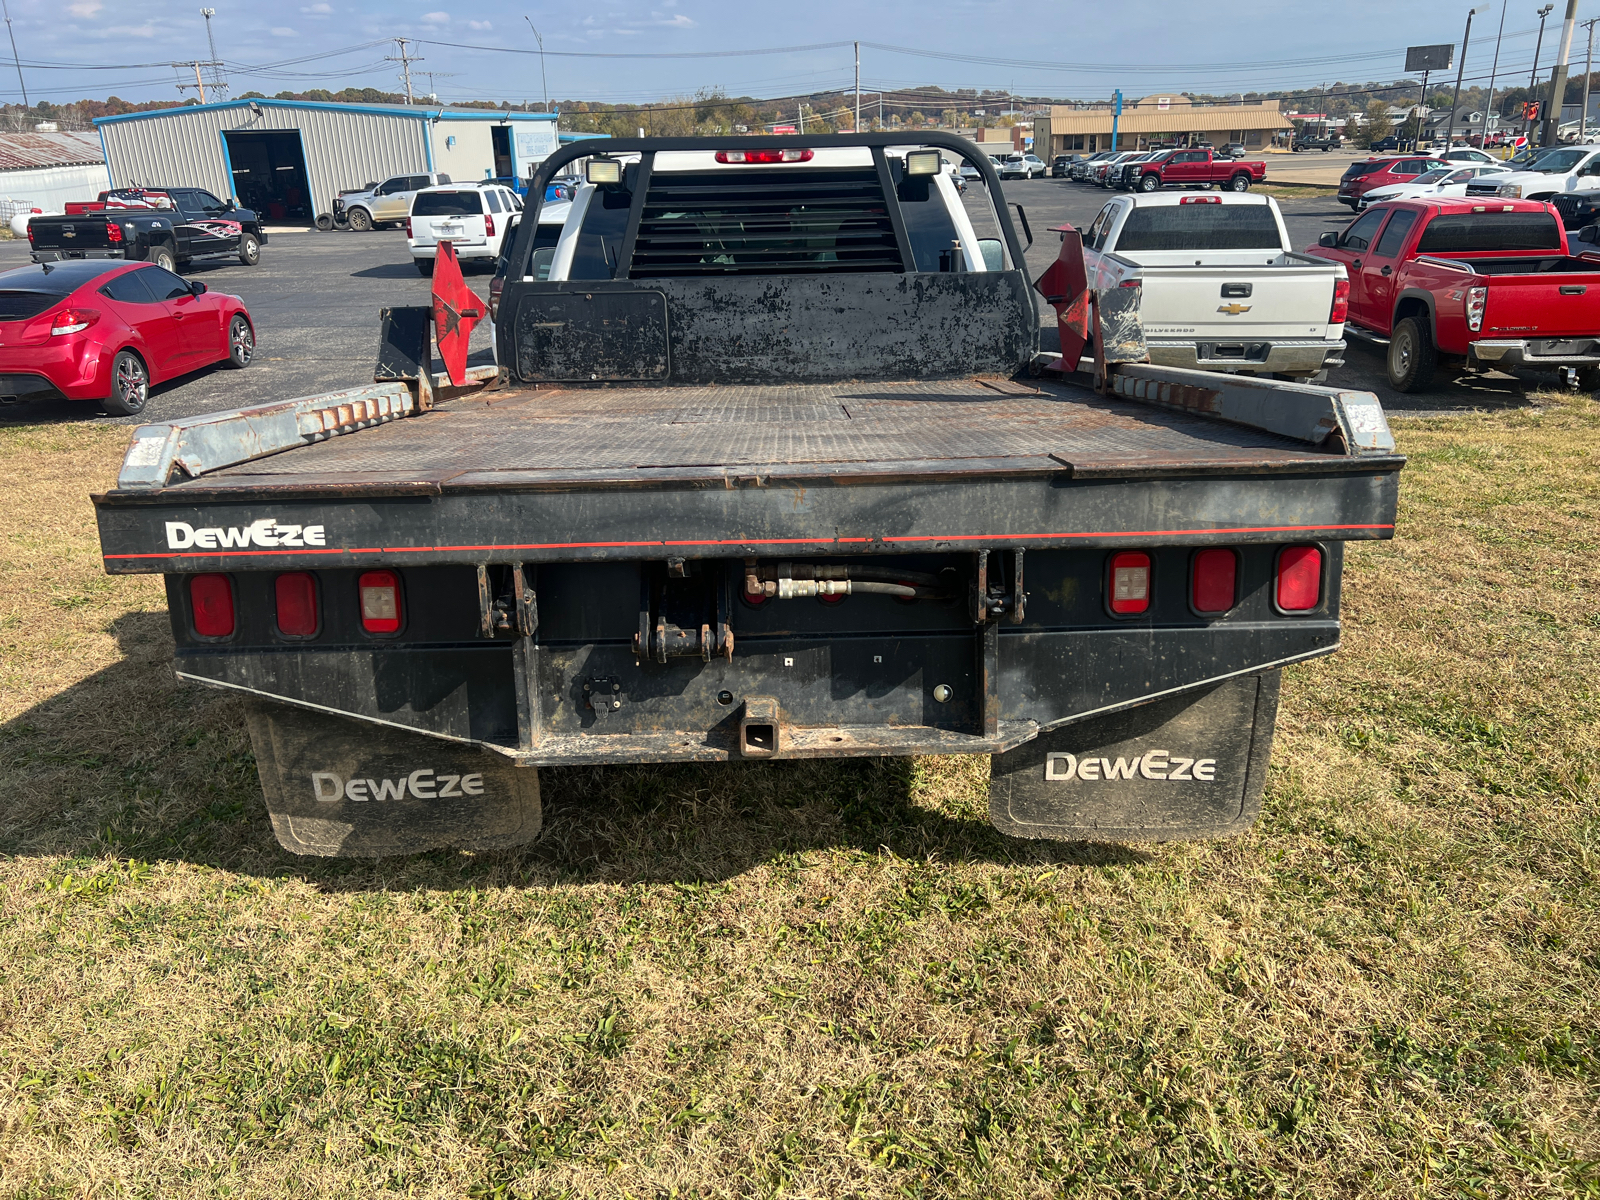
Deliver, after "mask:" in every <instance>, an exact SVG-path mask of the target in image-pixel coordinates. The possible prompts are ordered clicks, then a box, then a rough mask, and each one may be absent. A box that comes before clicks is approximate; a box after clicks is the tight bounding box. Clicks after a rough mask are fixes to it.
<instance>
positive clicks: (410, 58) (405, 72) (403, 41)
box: [383, 38, 427, 104]
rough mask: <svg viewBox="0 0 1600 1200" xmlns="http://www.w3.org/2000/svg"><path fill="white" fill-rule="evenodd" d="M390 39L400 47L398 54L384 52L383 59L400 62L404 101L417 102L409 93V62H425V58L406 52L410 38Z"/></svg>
mask: <svg viewBox="0 0 1600 1200" xmlns="http://www.w3.org/2000/svg"><path fill="white" fill-rule="evenodd" d="M391 40H392V41H393V42H394V44H395V45H397V46H399V47H400V53H399V54H398V55H394V54H386V55H384V57H383V61H384V62H397V63H399V64H400V71H401V74H402V76H403V77H404V78H405V81H406V103H407V104H415V103H416V102H417V100H416V97H415V96H413V95H412V94H411V64H412V63H414V62H426V61H427V60H426V59H424V58H421V57H420V56H417V55H412V54H407V53H406V46H407V44H409V42H410V41H411V39H410V38H393V39H391Z"/></svg>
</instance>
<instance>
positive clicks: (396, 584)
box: [361, 571, 400, 633]
mask: <svg viewBox="0 0 1600 1200" xmlns="http://www.w3.org/2000/svg"><path fill="white" fill-rule="evenodd" d="M361 628H363V629H365V630H366V631H367V632H368V633H399V632H400V578H399V576H397V575H396V574H395V573H394V572H393V571H367V572H366V573H364V574H363V575H362V576H361Z"/></svg>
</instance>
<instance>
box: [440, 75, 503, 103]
mask: <svg viewBox="0 0 1600 1200" xmlns="http://www.w3.org/2000/svg"><path fill="white" fill-rule="evenodd" d="M417 74H418V75H426V76H427V77H428V95H429V96H430V97H432V99H433V102H434V103H435V104H437V103H439V89H438V88H436V87H434V86H433V81H434V80H435V79H454V78H455V77H456V76H457V75H459V74H460V72H459V71H418V72H417ZM508 103H509V101H508Z"/></svg>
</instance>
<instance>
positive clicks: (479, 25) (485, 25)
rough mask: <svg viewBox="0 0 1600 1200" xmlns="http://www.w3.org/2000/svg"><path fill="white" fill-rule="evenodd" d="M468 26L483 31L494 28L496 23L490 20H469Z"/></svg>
mask: <svg viewBox="0 0 1600 1200" xmlns="http://www.w3.org/2000/svg"><path fill="white" fill-rule="evenodd" d="M467 28H468V29H476V30H477V31H478V32H479V33H482V32H483V31H484V30H485V29H493V28H494V24H493V22H490V21H468V22H467Z"/></svg>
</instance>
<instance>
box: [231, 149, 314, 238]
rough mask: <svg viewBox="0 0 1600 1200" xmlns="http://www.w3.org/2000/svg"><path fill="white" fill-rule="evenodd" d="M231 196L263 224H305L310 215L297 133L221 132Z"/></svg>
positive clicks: (307, 182)
mask: <svg viewBox="0 0 1600 1200" xmlns="http://www.w3.org/2000/svg"><path fill="white" fill-rule="evenodd" d="M222 138H223V141H224V142H225V143H226V144H227V147H228V161H229V162H230V163H231V164H232V165H233V193H234V195H236V196H237V197H239V201H240V203H241V204H243V205H244V206H245V207H246V208H252V209H254V210H255V211H256V212H257V213H259V214H260V215H261V217H262V219H263V220H265V221H305V222H307V223H308V224H309V223H310V221H311V220H312V218H313V217H314V216H315V215H316V214H315V213H314V212H313V211H312V203H311V186H310V182H309V181H308V180H307V178H306V156H305V150H304V149H303V148H302V147H301V145H300V131H299V130H298V129H262V130H249V131H239V130H231V129H230V130H225V131H224V132H223V134H222Z"/></svg>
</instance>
